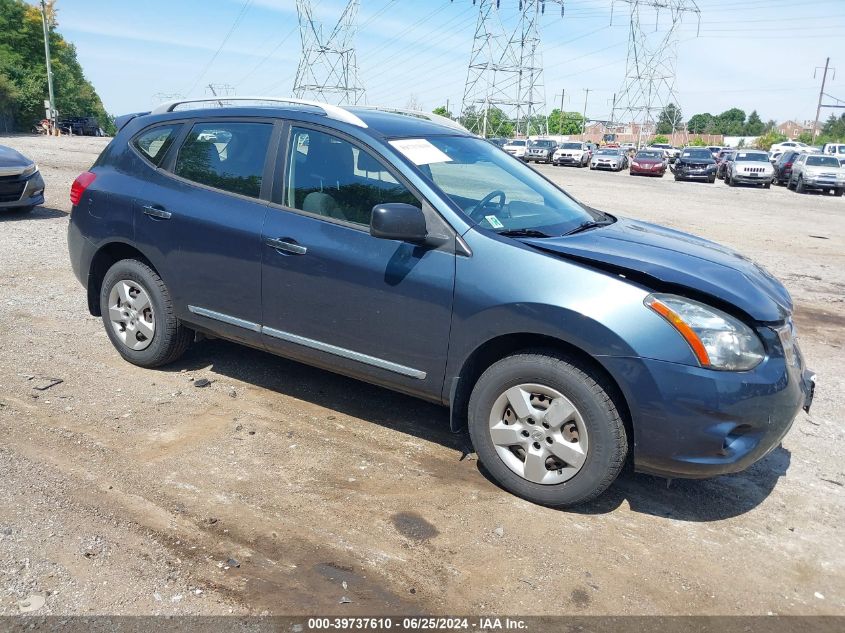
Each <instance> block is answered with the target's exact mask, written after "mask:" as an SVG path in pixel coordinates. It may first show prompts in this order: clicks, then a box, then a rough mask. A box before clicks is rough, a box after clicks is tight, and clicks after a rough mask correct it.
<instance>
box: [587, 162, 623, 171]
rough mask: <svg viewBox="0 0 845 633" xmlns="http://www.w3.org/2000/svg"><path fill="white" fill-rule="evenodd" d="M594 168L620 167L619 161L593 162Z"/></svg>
mask: <svg viewBox="0 0 845 633" xmlns="http://www.w3.org/2000/svg"><path fill="white" fill-rule="evenodd" d="M591 166H592V168H593V169H612V170H617V169H619V163H592V165H591Z"/></svg>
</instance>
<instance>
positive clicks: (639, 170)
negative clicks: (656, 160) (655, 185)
mask: <svg viewBox="0 0 845 633" xmlns="http://www.w3.org/2000/svg"><path fill="white" fill-rule="evenodd" d="M631 173H632V174H644V175H646V176H662V175H663V174H665V173H666V166H665V165H658V166H656V167H643V166H641V165H631Z"/></svg>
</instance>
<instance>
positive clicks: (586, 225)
mask: <svg viewBox="0 0 845 633" xmlns="http://www.w3.org/2000/svg"><path fill="white" fill-rule="evenodd" d="M608 224H613V220H601V221H600V222H597V221H596V220H590V221H589V222H584V223H583V224H579V225H578V226H576V227H575V228H574V229H572V230H571V231H568V232H566V233H564V234H563V235H564V236H566V235H575V234H576V233H582V232H584V231H589V230H590V229H596V228H598V227H600V226H607V225H608Z"/></svg>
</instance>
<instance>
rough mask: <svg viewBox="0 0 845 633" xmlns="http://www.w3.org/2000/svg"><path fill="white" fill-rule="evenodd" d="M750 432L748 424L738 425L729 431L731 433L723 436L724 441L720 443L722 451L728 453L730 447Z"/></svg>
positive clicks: (750, 428)
mask: <svg viewBox="0 0 845 633" xmlns="http://www.w3.org/2000/svg"><path fill="white" fill-rule="evenodd" d="M751 431H752V427H751V426H750V425H748V424H739V425H737V426H735V427H734V428H733V429H731V432H730V433H728V434H727V435H726V436H725V440H724V442H723V443H722V450H723V451H729V450H730V449H731V446H733V444H734V443H735V442H736V441H737V440H740V439H742V438H743V437H744V436H745V435H747V434H748V433H750V432H751Z"/></svg>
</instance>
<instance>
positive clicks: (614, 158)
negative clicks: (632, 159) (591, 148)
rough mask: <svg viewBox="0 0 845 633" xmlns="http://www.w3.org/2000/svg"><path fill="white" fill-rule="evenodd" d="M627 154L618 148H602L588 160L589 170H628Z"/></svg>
mask: <svg viewBox="0 0 845 633" xmlns="http://www.w3.org/2000/svg"><path fill="white" fill-rule="evenodd" d="M628 162H629V160H628V154H627V152H625V151H623V150H621V149H619V148H618V147H603V148H601V149H600V150H597V151H596V152H595V153H594V154H593V157H592V158H591V159H590V169H610V170H613V171H622V170H623V169H627V168H628Z"/></svg>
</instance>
